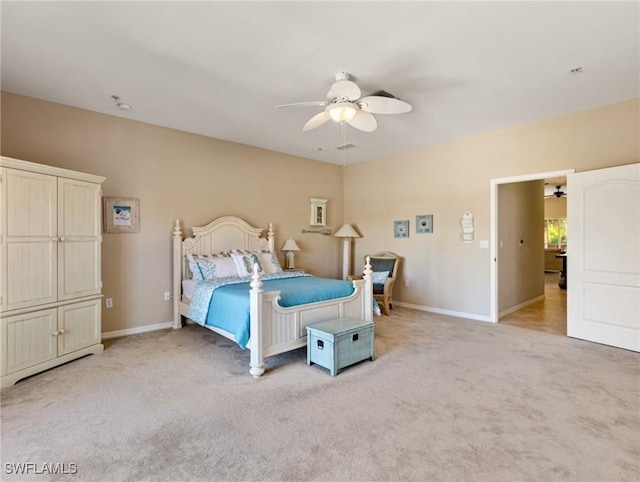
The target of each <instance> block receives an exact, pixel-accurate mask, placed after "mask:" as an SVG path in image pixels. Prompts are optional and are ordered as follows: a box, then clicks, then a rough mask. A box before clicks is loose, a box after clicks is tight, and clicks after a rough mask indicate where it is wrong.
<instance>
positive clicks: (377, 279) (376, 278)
mask: <svg viewBox="0 0 640 482" xmlns="http://www.w3.org/2000/svg"><path fill="white" fill-rule="evenodd" d="M388 277H389V272H388V271H374V272H373V284H374V285H383V284H384V282H385V281H386V279H387V278H388Z"/></svg>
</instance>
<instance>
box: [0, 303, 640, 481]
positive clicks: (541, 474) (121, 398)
mask: <svg viewBox="0 0 640 482" xmlns="http://www.w3.org/2000/svg"><path fill="white" fill-rule="evenodd" d="M375 321H376V327H375V330H376V343H375V345H376V360H375V361H374V362H371V361H364V362H361V363H359V364H357V365H354V366H351V367H349V368H346V369H344V370H343V371H341V372H340V373H339V374H338V375H337V376H336V377H331V376H330V375H329V373H328V371H327V370H325V369H324V368H321V367H319V366H312V367H308V366H307V365H306V352H305V350H304V349H301V350H296V351H294V352H292V353H289V354H286V355H281V356H276V357H271V358H269V359H267V360H268V361H267V372H266V374H265V376H264V377H263V378H261V379H259V380H255V379H253V378H252V377H251V376H250V375H249V374H248V365H249V353H248V352H246V351H242V350H240V349H239V348H238V347H237V346H236V345H234V344H233V343H231V342H229V341H228V340H225V339H224V338H222V337H220V336H218V335H216V334H215V333H212V332H210V331H208V330H206V329H204V328H202V327H199V326H193V325H190V326H187V327H185V328H183V329H181V330H175V331H174V330H166V331H159V332H153V333H147V334H141V335H135V336H130V337H125V338H120V339H115V340H109V341H108V343H107V344H106V350H105V352H104V353H102V354H99V355H93V356H89V357H85V358H83V359H80V360H76V361H74V362H71V363H69V364H67V365H64V366H62V367H58V368H55V369H52V370H50V371H48V372H45V373H42V374H39V375H36V376H33V377H31V378H29V379H27V380H24V381H22V382H20V383H18V384H17V385H15V386H14V387H10V388H7V389H5V390H3V391H2V405H1V407H2V426H1V435H2V443H1V448H2V454H1V458H2V473H1V475H0V478H1V479H2V480H3V481H5V480H6V481H13V480H37V481H44V480H66V481H70V480H81V481H137V480H141V481H142V480H145V481H146V480H148V481H201V480H202V481H204V480H209V481H218V480H220V481H222V480H234V481H235V480H248V481H249V480H250V481H263V480H264V481H279V480H318V481H359V480H362V481H369V480H371V481H401V480H402V481H404V480H411V481H492V482H493V481H509V482H513V481H556V480H557V481H581V482H582V481H594V482H595V481H598V482H607V481H612V482H613V481H616V482H617V481H633V482H637V481H638V480H639V477H640V355H638V354H637V353H632V352H629V351H624V350H619V349H615V348H610V347H606V346H601V345H597V344H593V343H588V342H584V341H579V340H574V339H571V338H567V337H564V336H560V335H553V334H548V333H543V332H539V331H532V330H526V329H522V328H518V327H514V326H506V325H500V324H498V325H493V324H488V323H483V322H477V321H470V320H463V319H458V318H453V317H447V316H443V315H434V314H428V313H423V312H419V311H415V310H410V309H406V308H396V309H395V310H393V311H392V315H391V316H383V317H376V318H375ZM26 463H30V464H33V465H34V466H35V469H34V470H37V471H39V472H42V470H43V468H45V469H46V467H47V464H49V466H54V464H56V463H58V464H65V465H64V466H63V467H62V466H59V467H58V468H59V470H60V469H61V468H64V469H66V470H67V471H68V469H69V466H70V464H73V465H71V467H72V468H75V470H74V472H75V473H73V474H60V473H59V474H53V475H51V474H46V473H44V474H36V473H34V472H33V471H31V472H30V473H29V474H26V475H25V474H15V471H16V469H17V468H19V466H18V464H26ZM32 468H33V467H32ZM45 471H46V470H45Z"/></svg>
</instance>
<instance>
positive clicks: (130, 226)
mask: <svg viewBox="0 0 640 482" xmlns="http://www.w3.org/2000/svg"><path fill="white" fill-rule="evenodd" d="M102 209H103V215H102V224H103V229H102V230H103V232H104V233H105V234H120V233H139V232H140V200H139V199H137V198H133V197H103V198H102Z"/></svg>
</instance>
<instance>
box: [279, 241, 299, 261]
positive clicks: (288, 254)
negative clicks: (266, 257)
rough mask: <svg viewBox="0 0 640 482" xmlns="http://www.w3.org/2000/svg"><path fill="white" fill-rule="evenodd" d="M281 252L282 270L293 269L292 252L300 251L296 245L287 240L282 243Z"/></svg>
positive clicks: (293, 255)
mask: <svg viewBox="0 0 640 482" xmlns="http://www.w3.org/2000/svg"><path fill="white" fill-rule="evenodd" d="M282 251H284V257H285V264H284V269H294V268H295V263H294V257H295V253H294V251H300V248H298V245H297V244H296V242H295V241H294V240H293V239H291V238H289V239H287V240H286V241H285V242H284V246H282Z"/></svg>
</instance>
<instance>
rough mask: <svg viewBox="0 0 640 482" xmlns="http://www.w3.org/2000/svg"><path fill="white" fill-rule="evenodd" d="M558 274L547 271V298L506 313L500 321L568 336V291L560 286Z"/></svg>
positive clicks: (545, 284)
mask: <svg viewBox="0 0 640 482" xmlns="http://www.w3.org/2000/svg"><path fill="white" fill-rule="evenodd" d="M558 276H559V274H558V273H545V275H544V278H545V279H544V295H545V299H543V300H540V301H537V302H535V303H533V304H531V305H529V306H527V307H525V308H522V309H520V310H518V311H514V312H513V313H509V314H508V315H505V316H504V317H502V318H501V319H500V323H505V324H508V325H514V326H520V327H522V328H528V329H530V330H538V331H546V332H547V333H555V334H558V335H565V336H566V334H567V291H566V290H561V289H560V288H559V287H558Z"/></svg>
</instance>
